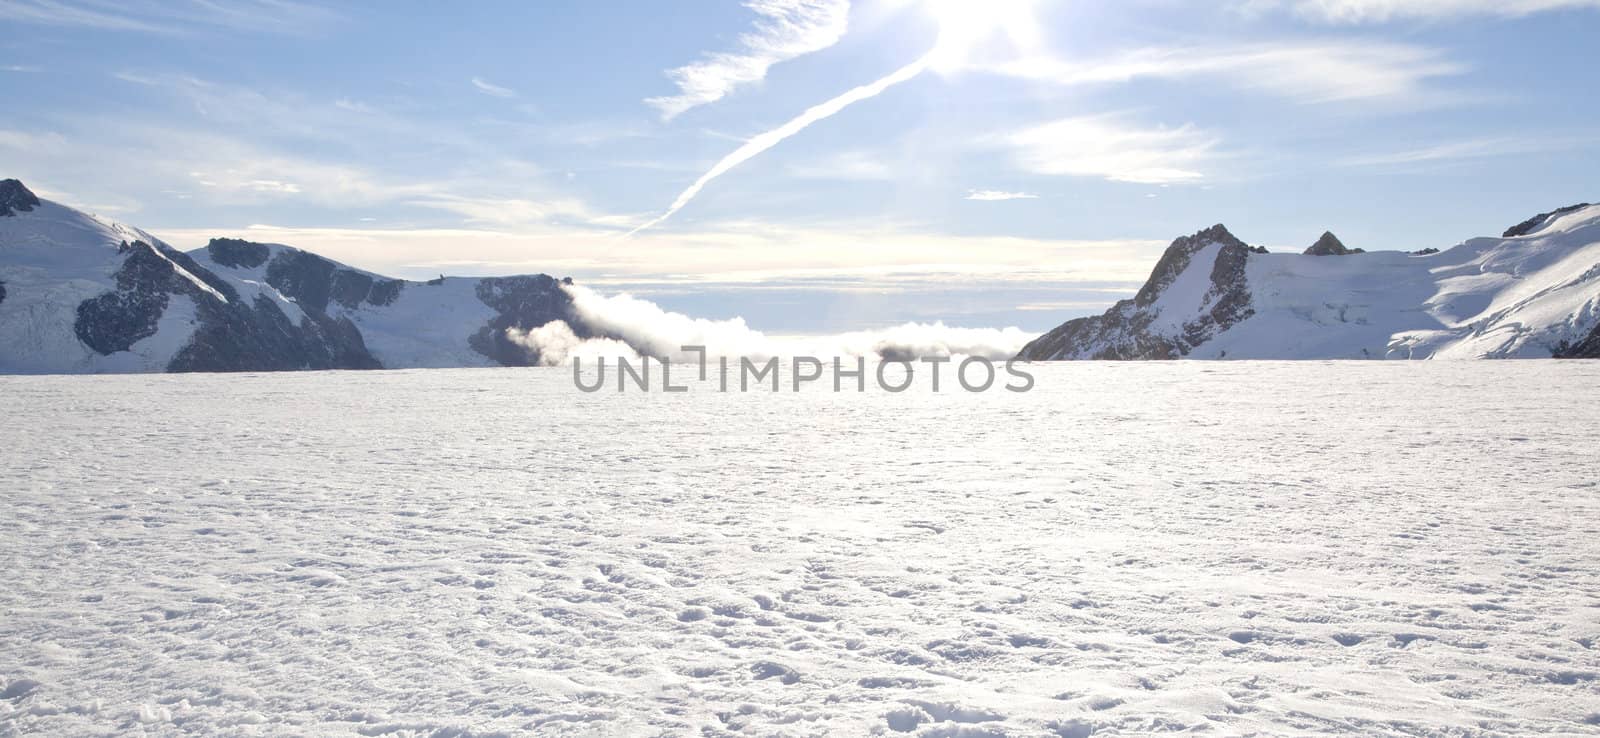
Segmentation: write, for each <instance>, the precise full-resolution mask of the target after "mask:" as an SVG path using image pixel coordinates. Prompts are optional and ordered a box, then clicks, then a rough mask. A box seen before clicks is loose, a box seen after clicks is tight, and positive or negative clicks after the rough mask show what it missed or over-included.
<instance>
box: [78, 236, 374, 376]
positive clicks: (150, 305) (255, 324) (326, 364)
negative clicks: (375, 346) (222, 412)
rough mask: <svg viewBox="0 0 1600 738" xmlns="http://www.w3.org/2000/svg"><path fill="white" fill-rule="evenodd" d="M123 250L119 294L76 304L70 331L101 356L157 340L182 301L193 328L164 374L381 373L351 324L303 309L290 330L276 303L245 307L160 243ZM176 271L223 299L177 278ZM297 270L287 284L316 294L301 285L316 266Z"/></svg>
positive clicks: (221, 283) (223, 285)
mask: <svg viewBox="0 0 1600 738" xmlns="http://www.w3.org/2000/svg"><path fill="white" fill-rule="evenodd" d="M229 248H231V247H229V246H224V247H223V249H224V250H227V249H229ZM121 251H122V253H123V254H124V257H123V262H122V267H121V268H120V269H118V270H117V273H116V275H115V279H116V286H117V287H116V289H115V290H114V291H111V292H107V293H105V294H102V295H99V296H97V297H94V298H92V299H89V300H85V301H84V302H83V303H81V304H79V305H78V310H77V321H76V322H75V324H74V329H75V330H76V332H77V335H78V338H79V340H82V341H83V342H84V344H85V345H87V346H89V347H90V348H91V349H94V350H95V351H97V352H99V353H101V354H112V353H115V352H118V351H127V350H128V349H129V348H131V347H132V346H133V345H134V344H135V343H138V342H139V341H140V340H143V339H145V338H148V337H150V336H152V335H155V333H156V328H157V324H158V323H159V321H160V320H161V316H162V314H164V313H165V312H166V310H167V308H168V306H169V304H170V302H171V296H172V295H185V296H188V297H190V298H191V299H193V300H194V304H195V318H196V323H197V327H196V329H195V332H194V335H193V336H191V338H190V341H189V343H188V344H187V345H185V346H184V348H183V349H181V350H180V351H179V352H178V354H177V355H176V356H174V357H173V359H172V361H171V362H169V363H168V365H167V370H168V371H174V372H191V371H212V372H227V371H281V370H288V369H378V368H381V366H380V365H379V363H378V361H377V360H376V359H374V358H373V357H372V354H371V353H369V352H368V351H367V348H366V344H365V342H364V341H363V340H362V337H361V332H360V331H359V330H357V328H356V326H355V324H354V323H351V322H350V321H349V320H348V319H344V318H340V319H333V318H329V317H328V316H326V315H324V314H322V313H321V312H320V311H318V312H312V311H309V310H307V311H305V312H306V317H305V318H304V319H302V320H301V322H300V324H299V325H295V324H294V323H293V322H292V321H290V320H289V318H288V316H287V315H285V314H284V312H283V310H282V309H280V308H279V307H278V305H277V303H276V302H274V301H273V300H271V299H268V298H266V297H260V296H258V297H257V298H256V300H255V301H254V303H253V304H245V303H244V302H243V301H242V300H240V299H239V294H238V292H237V291H236V290H235V289H234V288H233V287H232V286H231V285H229V284H228V283H227V282H225V281H223V280H222V279H220V278H218V277H217V276H216V275H215V274H212V273H211V272H210V271H208V270H206V269H204V268H203V267H201V266H200V265H199V264H198V263H197V262H195V261H194V259H193V258H191V257H190V256H189V255H187V254H184V253H182V252H179V251H176V250H173V249H172V248H170V247H167V246H165V245H164V244H155V245H151V244H147V243H144V242H142V241H135V242H133V243H131V244H126V245H125V248H123V249H121ZM235 253H238V250H236V252H235ZM242 253H245V254H248V253H250V251H249V250H245V251H242ZM163 257H165V258H163ZM319 261H320V259H319ZM175 264H176V267H175V266H174V265H175ZM179 267H181V268H182V269H183V271H185V272H188V274H189V276H192V277H193V278H194V279H195V280H199V281H200V282H201V283H203V284H205V285H207V286H208V287H210V288H211V289H212V290H215V291H216V293H217V294H221V295H222V299H219V298H218V297H217V294H213V293H212V292H211V291H209V290H206V289H202V288H201V287H200V286H199V285H197V284H195V282H194V281H192V280H190V279H189V278H188V277H186V276H184V275H182V274H180V273H178V268H179ZM295 268H296V265H295V264H292V263H291V264H289V265H288V266H287V267H286V271H285V274H286V275H288V276H287V277H286V278H285V280H284V283H285V284H286V285H293V286H301V285H303V284H304V283H306V282H307V281H309V282H311V291H312V293H313V294H315V293H316V290H317V288H318V286H317V284H316V283H315V279H314V278H313V279H311V280H305V279H299V278H300V277H303V276H304V273H305V272H310V273H312V274H315V272H316V271H317V269H316V265H315V264H311V265H310V266H309V267H306V266H303V265H302V266H301V268H300V271H296V270H295ZM362 297H363V298H365V292H363V294H362ZM224 300H226V301H224Z"/></svg>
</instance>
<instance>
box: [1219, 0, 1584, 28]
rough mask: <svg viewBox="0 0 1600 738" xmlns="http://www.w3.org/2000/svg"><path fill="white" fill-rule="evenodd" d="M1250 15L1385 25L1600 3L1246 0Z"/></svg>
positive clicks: (1547, 0) (1560, 0)
mask: <svg viewBox="0 0 1600 738" xmlns="http://www.w3.org/2000/svg"><path fill="white" fill-rule="evenodd" d="M1240 7H1241V8H1242V9H1244V10H1245V11H1246V12H1262V11H1266V10H1273V9H1279V8H1289V9H1291V10H1292V11H1293V12H1294V13H1295V14H1297V15H1299V16H1301V17H1304V18H1308V19H1310V20H1314V21H1318V22H1322V23H1382V22H1386V21H1391V20H1399V19H1426V20H1442V19H1450V18H1459V17H1465V16H1501V17H1513V18H1514V17H1520V16H1525V15H1532V14H1534V13H1541V12H1545V11H1551V10H1570V9H1578V8H1600V0H1246V2H1244V3H1243V4H1242V5H1241V6H1240Z"/></svg>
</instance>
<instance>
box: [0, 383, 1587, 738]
mask: <svg viewBox="0 0 1600 738" xmlns="http://www.w3.org/2000/svg"><path fill="white" fill-rule="evenodd" d="M1032 371H1033V372H1034V373H1035V374H1036V375H1037V377H1038V387H1037V389H1035V390H1034V391H1033V392H1031V393H1027V394H1013V393H1007V392H990V393H988V394H984V395H971V394H967V393H961V392H954V393H952V392H948V391H947V392H945V393H940V394H933V393H931V392H929V391H928V390H927V387H926V384H920V385H919V386H918V387H917V388H915V389H913V390H911V391H909V392H906V393H904V394H899V395H888V394H884V393H879V392H869V393H867V394H864V395H858V394H853V393H851V394H840V395H835V394H832V393H831V392H827V391H814V390H813V391H806V392H801V393H799V394H792V393H782V394H767V393H752V394H748V395H741V394H727V395H722V394H715V393H712V392H708V391H706V390H707V388H706V387H705V386H704V385H698V386H696V387H695V389H694V390H693V391H691V392H689V393H687V394H662V393H659V392H656V393H650V394H642V393H638V392H632V393H628V394H617V393H615V392H610V391H608V392H604V393H599V394H593V395H588V394H582V393H579V392H577V391H576V390H575V389H573V387H572V384H571V376H570V374H569V373H568V372H567V371H565V370H561V369H529V370H509V369H496V370H470V369H469V370H432V371H400V372H377V373H360V372H344V373H294V374H278V375H233V376H219V375H182V376H175V375H142V376H141V375H125V376H76V377H72V376H52V377H3V376H0V396H3V397H5V398H6V409H7V412H6V415H5V419H6V422H5V423H3V424H0V448H3V449H4V452H3V453H4V460H5V463H4V464H3V465H0V505H3V506H4V509H5V510H6V514H5V515H4V516H0V563H3V564H4V569H3V571H4V572H5V576H6V582H5V585H6V586H5V587H3V588H0V614H3V615H0V623H3V625H4V627H3V628H0V735H52V736H74V735H104V734H107V733H115V734H127V735H140V734H146V735H171V734H188V735H242V736H251V735H273V736H277V735H318V736H343V735H348V736H356V735H365V736H422V735H427V736H484V735H529V734H537V735H627V736H633V735H684V734H691V733H693V734H701V735H713V736H719V735H722V736H732V735H762V736H766V735H796V736H823V735H872V734H877V735H886V736H894V735H902V734H905V735H920V736H995V735H1016V736H1086V735H1094V736H1117V735H1120V736H1135V735H1149V734H1152V733H1165V732H1182V731H1187V732H1196V733H1201V734H1207V735H1238V734H1270V735H1308V734H1330V733H1335V734H1346V735H1360V736H1391V735H1427V736H1468V735H1474V736H1476V735H1483V736H1499V735H1504V736H1520V735H1529V734H1538V733H1547V734H1568V735H1576V734H1590V735H1592V734H1600V652H1597V651H1596V650H1595V648H1596V645H1597V640H1600V570H1597V569H1596V567H1595V562H1596V555H1597V554H1600V504H1597V503H1600V486H1597V480H1600V459H1597V457H1596V455H1595V452H1594V449H1595V448H1596V446H1597V442H1600V403H1597V402H1595V399H1596V390H1595V387H1596V386H1600V363H1584V362H1558V361H1548V362H1513V363H1507V362H1487V363H1485V362H1417V363H1332V364H1330V363H1305V362H1302V363H1259V362H1238V363H1231V362H1230V363H1223V364H1207V363H1191V362H1183V363H1172V364H1097V363H1086V364H1068V365H1048V366H1046V365H1035V366H1034V367H1032ZM692 376H693V373H692V372H675V373H674V374H673V377H674V381H681V380H682V379H684V378H687V377H692ZM947 386H948V385H947ZM823 387H824V388H828V387H831V384H830V383H824V384H823Z"/></svg>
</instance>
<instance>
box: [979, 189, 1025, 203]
mask: <svg viewBox="0 0 1600 738" xmlns="http://www.w3.org/2000/svg"><path fill="white" fill-rule="evenodd" d="M965 199H967V200H977V201H978V202H1003V201H1005V200H1037V199H1039V196H1038V195H1035V194H1033V193H1030V192H1005V191H1002V190H968V191H967V196H966V198H965Z"/></svg>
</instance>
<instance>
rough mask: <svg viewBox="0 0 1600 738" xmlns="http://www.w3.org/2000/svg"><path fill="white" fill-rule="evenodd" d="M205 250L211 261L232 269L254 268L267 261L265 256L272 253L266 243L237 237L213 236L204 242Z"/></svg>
mask: <svg viewBox="0 0 1600 738" xmlns="http://www.w3.org/2000/svg"><path fill="white" fill-rule="evenodd" d="M206 252H207V253H208V254H210V256H211V260H212V261H214V262H216V263H218V264H221V265H222V266H225V267H230V268H233V269H254V268H256V267H258V266H261V265H262V264H265V263H267V257H269V256H271V255H272V249H271V248H269V247H268V246H267V245H266V244H262V243H253V242H250V241H244V240H241V239H237V238H213V239H211V243H208V244H206Z"/></svg>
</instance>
